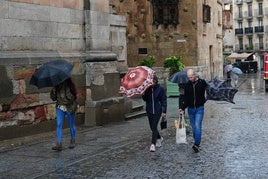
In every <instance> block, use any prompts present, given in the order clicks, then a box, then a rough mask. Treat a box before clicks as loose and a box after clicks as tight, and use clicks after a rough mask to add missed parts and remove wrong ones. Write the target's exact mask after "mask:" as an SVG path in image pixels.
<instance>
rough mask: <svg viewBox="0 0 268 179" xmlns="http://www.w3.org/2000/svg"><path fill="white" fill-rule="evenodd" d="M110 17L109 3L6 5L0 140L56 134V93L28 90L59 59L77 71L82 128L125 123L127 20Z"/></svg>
mask: <svg viewBox="0 0 268 179" xmlns="http://www.w3.org/2000/svg"><path fill="white" fill-rule="evenodd" d="M83 2H86V3H85V7H83ZM109 11H110V8H109V2H108V0H88V1H81V0H66V1H65V0H64V1H63V0H55V1H47V0H44V1H38V0H16V1H0V26H1V28H0V73H1V74H2V75H1V76H0V82H1V84H2V85H1V86H0V140H3V139H8V138H13V137H20V136H25V135H31V134H35V133H40V132H45V131H50V130H55V120H54V119H55V102H53V101H51V99H50V97H49V92H50V88H42V89H37V87H35V86H33V85H30V84H29V80H30V78H31V76H32V74H33V73H34V71H35V69H36V68H39V67H40V66H41V65H42V64H44V63H46V62H48V61H52V60H55V59H64V60H67V61H69V62H70V63H72V64H73V65H74V68H73V70H72V79H73V81H74V82H75V84H76V87H77V91H78V103H79V106H78V107H79V108H78V111H77V115H76V124H77V125H80V124H85V125H90V126H94V125H103V124H106V123H110V122H115V121H122V120H124V114H125V111H126V108H125V101H124V97H122V95H121V94H119V93H118V89H119V85H120V79H121V73H123V72H124V71H126V69H127V60H126V59H127V57H126V54H127V52H126V49H127V48H126V34H125V33H126V21H125V18H124V17H123V16H119V15H112V14H110V12H109ZM65 127H67V125H66V124H65ZM10 131H12V132H10Z"/></svg>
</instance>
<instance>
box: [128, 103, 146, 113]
mask: <svg viewBox="0 0 268 179" xmlns="http://www.w3.org/2000/svg"><path fill="white" fill-rule="evenodd" d="M143 107H144V105H143V104H136V105H135V106H133V107H132V109H131V112H137V111H142V110H144V108H143Z"/></svg>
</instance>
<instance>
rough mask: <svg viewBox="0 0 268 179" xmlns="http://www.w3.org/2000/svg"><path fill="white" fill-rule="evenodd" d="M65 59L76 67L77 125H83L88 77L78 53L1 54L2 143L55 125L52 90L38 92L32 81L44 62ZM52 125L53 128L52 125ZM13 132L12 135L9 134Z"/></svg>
mask: <svg viewBox="0 0 268 179" xmlns="http://www.w3.org/2000/svg"><path fill="white" fill-rule="evenodd" d="M55 59H65V60H67V61H69V62H70V63H72V64H73V65H74V69H73V71H72V78H73V81H74V83H75V84H76V88H77V91H78V96H77V99H78V103H79V107H78V111H77V115H76V124H77V125H79V124H83V123H84V116H85V114H84V113H85V112H84V104H85V98H86V95H85V76H84V73H85V72H84V68H83V64H82V63H81V59H82V55H81V54H79V53H72V54H71V53H68V54H65V53H56V52H53V53H52V52H43V53H41V52H14V51H13V52H4V51H2V52H0V73H1V74H2V75H1V76H0V81H1V82H2V83H1V84H2V85H1V87H0V94H1V95H0V136H1V137H0V140H3V139H7V138H12V137H19V136H23V135H31V134H33V133H37V132H38V133H40V132H46V131H49V130H51V129H53V127H52V126H55V123H54V120H53V119H55V103H54V102H53V101H52V100H51V99H50V95H49V93H50V88H42V89H38V88H37V87H36V86H33V85H30V84H29V80H30V78H31V76H32V74H33V73H34V71H35V69H36V68H38V67H40V66H41V65H42V64H43V63H45V62H48V61H51V60H55ZM49 124H50V125H49ZM10 131H12V133H10Z"/></svg>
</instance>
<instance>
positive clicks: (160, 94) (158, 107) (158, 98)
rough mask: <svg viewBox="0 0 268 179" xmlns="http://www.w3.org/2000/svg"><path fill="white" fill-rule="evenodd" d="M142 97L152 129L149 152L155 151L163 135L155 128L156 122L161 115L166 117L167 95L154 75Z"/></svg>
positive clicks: (159, 145)
mask: <svg viewBox="0 0 268 179" xmlns="http://www.w3.org/2000/svg"><path fill="white" fill-rule="evenodd" d="M142 99H143V100H144V101H145V102H146V112H147V116H148V120H149V125H150V129H151V131H152V140H151V146H150V152H155V150H156V147H161V143H162V141H163V137H161V136H160V134H159V131H158V128H157V127H158V123H159V120H160V118H161V117H164V118H165V117H166V111H167V96H166V93H165V91H164V88H163V87H162V86H161V85H160V84H158V78H157V76H156V75H155V76H154V79H153V85H152V86H150V87H149V88H148V89H146V91H145V92H144V94H143V95H142Z"/></svg>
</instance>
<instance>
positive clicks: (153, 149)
mask: <svg viewBox="0 0 268 179" xmlns="http://www.w3.org/2000/svg"><path fill="white" fill-rule="evenodd" d="M150 152H155V145H154V144H152V145H151V147H150Z"/></svg>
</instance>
